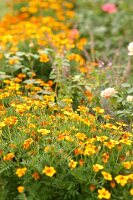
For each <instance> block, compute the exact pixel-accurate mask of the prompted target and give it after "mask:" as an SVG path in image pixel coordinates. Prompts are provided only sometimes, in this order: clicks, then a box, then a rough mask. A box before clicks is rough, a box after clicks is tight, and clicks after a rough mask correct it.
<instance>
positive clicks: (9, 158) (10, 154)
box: [3, 153, 15, 160]
mask: <svg viewBox="0 0 133 200" xmlns="http://www.w3.org/2000/svg"><path fill="white" fill-rule="evenodd" d="M14 157H15V155H14V153H8V154H7V155H6V156H4V157H3V160H12V159H13V158H14Z"/></svg>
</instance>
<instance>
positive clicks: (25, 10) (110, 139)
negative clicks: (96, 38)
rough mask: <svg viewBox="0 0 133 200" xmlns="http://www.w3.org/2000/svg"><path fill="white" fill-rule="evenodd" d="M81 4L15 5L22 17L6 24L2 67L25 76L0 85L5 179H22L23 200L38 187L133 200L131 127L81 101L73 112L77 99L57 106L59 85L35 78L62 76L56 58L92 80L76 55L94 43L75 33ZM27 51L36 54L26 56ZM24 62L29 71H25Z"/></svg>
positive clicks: (19, 1)
mask: <svg viewBox="0 0 133 200" xmlns="http://www.w3.org/2000/svg"><path fill="white" fill-rule="evenodd" d="M74 2H75V0H72V1H69V0H65V1H64V0H58V1H55V0H47V1H44V0H29V1H27V0H13V6H14V5H15V6H18V5H19V6H20V8H19V11H16V13H15V14H13V15H12V14H10V15H7V16H5V17H4V19H3V20H2V21H1V22H0V59H5V63H6V64H7V66H8V69H10V70H11V71H12V70H13V67H15V68H17V69H18V71H19V72H18V74H17V75H16V77H14V78H6V79H5V80H4V81H0V84H1V88H0V159H1V163H0V169H2V170H1V171H2V172H1V173H2V176H1V177H2V178H3V177H6V176H8V175H9V177H8V178H9V182H11V181H12V180H13V181H14V177H15V180H16V182H17V183H16V185H15V190H17V191H18V192H17V193H22V194H19V195H22V198H23V197H24V199H27V198H28V197H29V196H28V197H27V196H26V195H27V194H30V193H31V191H30V190H31V188H34V187H35V185H37V187H40V188H39V190H42V188H43V191H44V193H45V192H47V190H49V191H50V190H51V189H52V190H51V191H54V189H55V190H56V192H57V191H58V190H59V191H60V190H62V191H63V194H65V191H67V192H66V193H69V191H70V192H71V189H72V191H74V192H75V191H76V193H75V194H76V195H77V194H78V195H80V193H81V194H83V193H85V192H86V194H87V195H88V194H89V195H90V193H92V196H94V198H95V199H96V198H98V199H111V198H113V196H115V194H116V193H117V192H119V194H120V195H121V196H122V192H121V191H119V187H120V186H122V189H123V190H124V192H128V194H129V195H130V196H131V195H133V189H132V188H131V184H132V181H133V174H132V166H133V161H132V157H131V156H132V130H131V129H130V128H128V125H127V124H125V123H124V122H114V119H113V118H112V117H111V116H110V115H107V114H106V112H105V110H104V109H103V108H101V107H98V106H96V107H94V108H92V107H91V106H90V107H89V106H84V105H83V101H82V100H81V102H80V105H79V106H78V107H77V109H76V108H75V109H73V99H72V98H68V97H67V96H65V97H63V95H62V96H61V98H59V99H58V84H59V82H58V81H57V82H56V84H57V85H56V84H55V82H54V81H53V80H47V81H44V80H42V79H40V78H38V76H37V74H36V72H37V70H41V73H42V74H40V75H42V76H43V72H44V71H45V66H46V67H47V66H49V65H53V66H52V67H53V70H55V71H56V70H57V69H54V65H56V64H57V61H56V62H54V59H55V57H56V56H55V54H56V55H60V56H61V60H62V58H64V57H65V58H66V59H67V61H68V62H72V63H76V70H77V71H78V72H81V73H83V74H87V75H88V76H89V68H88V67H86V65H85V64H86V61H85V59H84V56H82V54H81V53H80V54H78V53H76V52H77V51H73V49H75V48H77V49H78V51H81V52H82V50H83V49H84V46H85V45H86V43H87V40H86V39H85V38H82V37H81V36H80V33H79V31H78V29H77V28H75V27H74V28H73V17H74V14H75V13H74V11H73V8H74ZM44 13H45V15H44ZM47 13H52V14H47ZM27 43H28V49H29V52H28V53H27V52H21V51H20V49H21V46H24V48H25V47H27V46H26V45H27ZM50 50H51V51H50ZM32 52H36V53H35V54H34V53H32ZM49 52H50V53H49ZM20 55H21V56H20ZM25 57H26V61H27V63H28V64H27V65H28V67H29V68H30V69H29V68H28V69H27V66H25V64H24V63H23V59H24V58H25ZM33 57H34V58H35V62H32V61H33V60H32V58H33ZM56 59H57V60H58V56H57V58H56ZM21 61H22V62H21ZM36 61H37V62H38V63H39V64H40V63H41V64H40V65H39V67H40V69H39V67H38V65H36ZM59 62H61V61H59ZM53 63H54V64H53ZM67 64H68V63H67ZM35 65H36V66H35ZM64 65H65V64H64V62H63V64H62V63H61V66H59V68H58V70H60V68H61V69H62V68H63V67H64ZM89 65H90V66H93V67H95V66H97V63H95V62H92V63H89ZM43 67H44V68H43ZM58 70H57V71H58ZM73 70H75V69H73ZM12 73H13V72H12ZM57 74H58V76H59V75H60V74H59V73H57ZM66 74H67V73H66ZM27 77H28V80H27ZM66 77H67V75H66ZM47 78H48V77H47ZM58 78H59V77H58ZM79 78H80V77H79V76H77V77H76V81H78V80H79ZM56 86H57V88H56ZM62 87H64V82H63V81H62ZM54 89H57V91H56V92H55V91H54ZM83 93H84V95H85V96H86V97H87V99H88V101H89V102H91V100H92V99H93V94H92V92H91V90H89V89H88V88H86V89H85V90H84V91H83ZM127 130H128V131H129V132H128V131H127ZM115 168H116V170H115ZM6 172H8V173H6ZM6 178H7V177H6ZM65 181H66V182H65ZM5 182H6V181H5ZM1 183H2V184H4V181H1ZM126 185H128V186H129V187H127V188H128V189H127V188H126ZM0 187H1V186H0ZM5 187H6V186H5ZM30 187H31V188H30ZM54 187H55V188H54ZM76 187H77V188H76ZM2 188H3V186H2ZM106 188H107V189H108V190H107V189H106ZM117 190H118V191H117ZM127 190H128V191H127ZM37 191H38V190H37ZM51 191H50V193H51ZM41 192H42V191H41ZM41 192H40V194H42V193H41ZM54 192H55V191H54ZM54 192H53V194H54ZM56 192H55V193H56ZM14 193H15V192H14ZM53 194H51V195H53ZM70 194H71V193H70ZM72 195H73V193H72ZM70 196H71V195H70ZM70 196H69V197H70ZM121 196H120V198H121ZM56 197H57V196H56ZM115 197H116V196H115ZM33 198H34V197H33ZM50 198H51V197H50ZM65 198H66V197H65ZM76 198H78V197H77V196H76ZM87 198H88V196H87ZM90 198H91V197H90ZM53 199H56V198H53Z"/></svg>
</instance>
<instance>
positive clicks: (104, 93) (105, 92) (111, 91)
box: [101, 88, 117, 98]
mask: <svg viewBox="0 0 133 200" xmlns="http://www.w3.org/2000/svg"><path fill="white" fill-rule="evenodd" d="M116 93H117V91H116V90H115V89H114V88H107V89H105V90H103V91H102V92H101V97H104V98H109V97H112V96H113V95H114V94H116Z"/></svg>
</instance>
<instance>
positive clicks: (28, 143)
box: [23, 138, 33, 149]
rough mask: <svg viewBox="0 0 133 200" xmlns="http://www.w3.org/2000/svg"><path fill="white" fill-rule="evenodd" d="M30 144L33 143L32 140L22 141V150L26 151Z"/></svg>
mask: <svg viewBox="0 0 133 200" xmlns="http://www.w3.org/2000/svg"><path fill="white" fill-rule="evenodd" d="M32 143H33V139H32V138H28V139H27V140H25V141H24V144H23V148H24V149H28V148H29V147H30V145H31V144H32Z"/></svg>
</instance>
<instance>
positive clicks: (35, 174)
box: [32, 172, 40, 181]
mask: <svg viewBox="0 0 133 200" xmlns="http://www.w3.org/2000/svg"><path fill="white" fill-rule="evenodd" d="M32 177H33V178H34V179H35V180H36V181H37V180H39V179H40V176H39V174H38V172H34V173H33V174H32Z"/></svg>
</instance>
